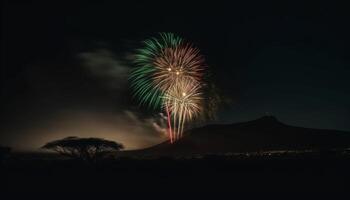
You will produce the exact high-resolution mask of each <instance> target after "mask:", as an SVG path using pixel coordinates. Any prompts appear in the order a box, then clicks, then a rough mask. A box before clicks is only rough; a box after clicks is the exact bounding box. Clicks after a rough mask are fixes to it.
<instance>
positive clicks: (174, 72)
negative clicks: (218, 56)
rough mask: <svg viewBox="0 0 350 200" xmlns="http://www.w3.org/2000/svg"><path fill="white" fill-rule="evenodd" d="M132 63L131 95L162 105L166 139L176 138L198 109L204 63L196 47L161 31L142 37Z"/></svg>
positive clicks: (149, 103) (140, 99)
mask: <svg viewBox="0 0 350 200" xmlns="http://www.w3.org/2000/svg"><path fill="white" fill-rule="evenodd" d="M135 64H136V68H135V69H134V70H133V71H132V73H131V76H130V79H131V81H132V83H131V86H132V88H133V92H134V96H135V97H138V99H139V101H140V104H141V105H144V104H146V105H148V107H151V108H153V109H159V108H162V109H164V110H165V112H166V114H167V118H168V130H169V138H170V141H171V142H173V141H174V140H177V139H179V138H180V137H181V136H182V133H183V130H184V124H185V122H187V121H190V120H193V119H194V118H195V117H196V116H197V115H198V113H199V112H200V110H201V101H202V97H201V96H202V93H201V82H202V81H203V80H202V77H203V74H204V69H205V67H204V66H205V65H204V59H203V57H202V56H201V54H200V53H199V49H197V48H195V47H193V46H192V45H191V44H189V43H186V42H184V40H183V39H181V38H180V37H177V36H175V35H174V34H172V33H161V34H160V37H159V38H151V39H149V40H146V41H144V48H142V49H139V50H138V51H137V54H136V59H135ZM171 118H172V119H171Z"/></svg>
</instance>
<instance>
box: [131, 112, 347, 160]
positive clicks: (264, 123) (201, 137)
mask: <svg viewBox="0 0 350 200" xmlns="http://www.w3.org/2000/svg"><path fill="white" fill-rule="evenodd" d="M335 148H350V132H346V131H336V130H322V129H312V128H302V127H295V126H290V125H286V124H284V123H282V122H280V121H278V120H277V119H276V118H275V117H273V116H264V117H261V118H259V119H256V120H253V121H248V122H241V123H234V124H216V125H207V126H204V127H200V128H195V129H192V130H189V131H187V132H186V133H185V134H184V137H183V138H182V139H181V140H179V141H177V142H176V143H174V144H170V143H169V141H166V142H163V143H161V144H158V145H155V146H152V147H150V148H146V149H143V150H140V151H134V152H133V153H136V154H150V155H169V156H170V155H193V154H225V153H241V152H259V151H278V150H282V151H285V150H325V149H335Z"/></svg>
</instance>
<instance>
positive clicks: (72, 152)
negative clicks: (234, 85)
mask: <svg viewBox="0 0 350 200" xmlns="http://www.w3.org/2000/svg"><path fill="white" fill-rule="evenodd" d="M41 148H42V149H49V150H53V151H55V152H57V153H59V154H61V155H63V156H67V157H70V158H74V159H78V160H83V161H87V162H96V161H97V160H99V159H102V158H105V157H106V156H107V155H108V154H110V153H111V152H116V151H119V150H121V149H123V148H124V146H123V145H122V144H120V143H117V142H114V141H109V140H105V139H101V138H79V137H66V138H63V139H60V140H55V141H52V142H49V143H47V144H45V145H44V146H42V147H41Z"/></svg>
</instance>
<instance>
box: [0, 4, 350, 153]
mask: <svg viewBox="0 0 350 200" xmlns="http://www.w3.org/2000/svg"><path fill="white" fill-rule="evenodd" d="M258 2H259V1H258ZM258 2H249V3H247V4H217V5H212V4H206V3H199V2H197V3H189V2H187V3H182V2H178V1H176V2H171V1H169V2H168V3H165V2H163V3H149V2H148V3H147V2H146V1H144V2H142V3H135V2H133V3H131V2H130V3H121V2H119V1H113V3H112V1H110V3H109V4H107V3H97V4H87V3H86V2H85V1H81V2H79V1H74V3H52V2H50V3H47V2H46V1H43V2H38V1H36V2H35V1H32V3H8V2H7V1H3V3H2V4H3V5H2V21H1V57H2V58H1V101H2V103H1V115H2V116H1V118H2V120H1V132H0V141H1V143H3V144H5V145H11V146H14V147H16V148H19V149H20V148H22V149H33V148H37V147H38V146H40V145H42V144H43V143H45V142H47V141H48V140H50V139H56V138H60V137H64V136H69V135H77V136H96V137H105V138H110V139H115V140H119V141H122V142H123V143H125V144H126V146H127V147H129V148H139V147H143V146H147V145H151V144H154V143H156V142H159V141H161V140H162V139H164V138H163V136H161V135H159V133H154V132H157V131H155V130H154V127H153V126H152V125H149V124H152V123H153V122H154V120H156V118H157V117H156V116H154V115H150V113H147V112H148V111H145V110H143V109H141V110H140V109H138V108H137V106H136V103H135V102H133V101H132V100H130V96H129V90H128V89H127V88H128V86H127V84H126V82H125V81H126V77H125V72H126V71H127V70H128V69H129V68H130V66H129V64H128V63H127V62H125V60H127V58H128V57H130V55H131V53H132V51H133V50H134V49H135V47H137V45H138V44H139V42H140V41H142V40H143V39H146V38H148V37H150V36H154V35H155V34H157V33H158V32H174V33H177V34H179V35H181V36H182V37H184V38H186V39H187V40H189V41H191V42H193V43H194V44H195V45H196V46H197V47H199V48H200V49H201V52H202V53H203V54H204V56H205V58H206V61H207V63H208V65H209V66H210V69H211V72H212V74H213V81H214V82H216V84H217V86H218V87H219V88H220V89H221V91H222V93H223V94H224V95H225V96H226V97H229V98H230V99H231V100H232V103H231V105H230V106H229V107H227V106H226V107H225V108H223V109H222V110H221V111H220V112H219V114H218V115H219V118H218V122H220V123H223V122H225V123H228V122H237V121H245V120H251V119H254V118H257V117H260V116H262V115H264V114H265V113H266V112H268V113H270V114H272V115H275V116H276V117H277V118H278V119H280V120H281V121H283V122H285V123H288V124H291V125H297V126H304V127H312V128H326V129H340V130H350V123H349V122H350V121H349V119H350V103H349V102H350V89H349V86H350V79H349V75H350V59H349V58H350V56H349V55H348V52H350V51H349V45H350V39H349V38H350V37H349V36H350V31H349V26H348V24H349V21H350V16H349V12H348V10H347V9H346V6H344V5H335V4H332V5H330V2H331V1H329V2H324V3H319V2H317V3H309V4H306V3H303V4H294V3H282V4H281V3H279V4H276V3H271V4H267V3H264V4H262V3H258ZM109 66H115V67H116V69H114V68H113V69H110V68H108V67H109ZM113 70H115V71H113ZM145 113H146V114H145ZM130 127H132V128H130ZM135 127H136V128H135ZM134 129H135V130H134Z"/></svg>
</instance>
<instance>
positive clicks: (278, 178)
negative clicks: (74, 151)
mask: <svg viewBox="0 0 350 200" xmlns="http://www.w3.org/2000/svg"><path fill="white" fill-rule="evenodd" d="M20 157H21V156H17V157H15V156H14V157H12V158H10V159H8V160H7V161H6V163H4V165H3V166H2V169H1V176H2V178H1V182H2V183H5V185H4V186H3V187H2V188H3V189H4V191H6V192H7V194H9V195H11V194H27V193H31V194H33V193H37V194H43V193H45V194H46V193H53V194H63V193H73V192H74V193H76V194H77V193H79V194H82V195H83V196H84V195H88V194H90V193H95V194H97V193H101V194H113V193H115V194H118V195H122V196H124V195H125V196H126V197H127V196H129V197H130V195H137V194H140V193H144V192H145V193H152V194H163V193H169V194H173V195H176V194H183V193H186V194H188V193H191V194H195V193H196V194H206V193H216V194H228V193H229V194H232V195H234V194H236V193H239V194H245V193H247V194H256V192H258V193H260V192H263V193H266V192H267V193H271V194H278V193H285V194H290V195H292V194H299V193H308V194H312V195H316V196H324V195H325V194H329V195H331V197H332V199H334V197H341V196H342V197H344V195H346V194H347V193H348V190H349V188H350V187H349V178H350V172H349V169H350V168H349V167H350V159H349V158H350V157H349V155H348V154H344V152H332V153H331V152H323V153H319V152H318V153H304V154H286V155H283V154H282V155H280V154H279V155H253V156H242V155H241V156H239V155H235V156H213V155H212V156H204V157H203V158H191V159H172V158H159V159H131V158H119V159H117V160H105V161H103V162H100V163H98V164H96V165H86V164H82V163H78V162H76V161H73V160H62V159H52V158H50V159H49V158H45V159H37V158H36V159H34V158H33V159H29V158H28V157H27V158H26V159H20ZM22 157H23V156H22ZM156 197H157V196H155V198H156ZM158 197H159V196H158ZM284 197H290V196H288V195H285V196H284ZM304 197H305V196H304ZM124 199H125V198H124ZM282 199H285V198H282Z"/></svg>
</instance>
